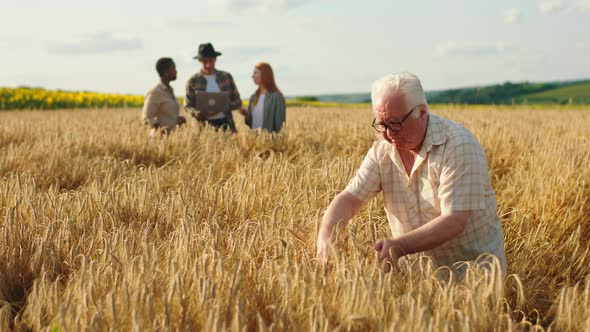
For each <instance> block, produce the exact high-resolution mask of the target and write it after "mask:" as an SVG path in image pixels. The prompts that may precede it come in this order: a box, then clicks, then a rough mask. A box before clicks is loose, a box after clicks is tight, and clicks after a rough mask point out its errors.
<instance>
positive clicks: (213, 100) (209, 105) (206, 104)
mask: <svg viewBox="0 0 590 332" xmlns="http://www.w3.org/2000/svg"><path fill="white" fill-rule="evenodd" d="M195 104H196V105H195V106H196V107H195V108H196V109H198V110H199V111H206V112H225V111H227V104H229V95H228V93H227V92H205V91H197V96H196V97H195Z"/></svg>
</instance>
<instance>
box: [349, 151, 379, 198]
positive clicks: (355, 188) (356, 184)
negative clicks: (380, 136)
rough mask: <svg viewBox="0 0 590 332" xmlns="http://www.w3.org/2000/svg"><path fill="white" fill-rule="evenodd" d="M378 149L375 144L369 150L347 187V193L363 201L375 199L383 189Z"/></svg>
mask: <svg viewBox="0 0 590 332" xmlns="http://www.w3.org/2000/svg"><path fill="white" fill-rule="evenodd" d="M376 147H377V144H373V146H372V147H371V149H369V152H367V154H366V156H365V159H364V160H363V163H362V164H361V166H360V167H359V169H358V170H357V172H356V175H355V176H354V177H353V178H352V179H351V180H350V182H348V185H347V186H346V191H348V192H349V193H351V194H352V195H353V196H354V197H356V198H358V199H360V200H361V201H366V200H368V199H371V198H373V197H375V196H376V195H377V194H378V193H379V192H380V191H381V189H382V187H381V173H380V170H379V159H378V157H377V152H376Z"/></svg>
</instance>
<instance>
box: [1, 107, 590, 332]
mask: <svg viewBox="0 0 590 332" xmlns="http://www.w3.org/2000/svg"><path fill="white" fill-rule="evenodd" d="M46 100H47V102H48V101H49V99H46ZM52 100H53V99H52ZM56 100H57V99H56ZM52 102H53V101H52ZM128 105H129V104H128ZM432 112H433V113H436V114H441V115H443V116H446V117H448V118H451V119H453V120H455V121H458V122H460V123H463V124H464V125H465V126H466V127H468V128H469V129H470V130H471V131H472V132H473V133H474V134H475V135H476V136H477V138H478V139H479V140H480V142H481V143H482V145H483V146H484V149H485V151H486V154H487V158H488V164H489V166H490V174H491V178H492V182H493V183H492V184H493V186H494V188H495V190H496V193H497V198H498V204H499V207H498V209H499V213H500V216H501V219H502V223H503V226H504V232H505V241H506V250H507V259H508V274H509V275H508V277H507V278H506V279H505V280H500V279H499V278H498V277H497V276H496V275H494V274H492V275H483V274H481V273H479V272H477V271H471V272H469V273H468V276H467V279H466V281H465V282H464V283H457V282H455V281H450V282H449V281H444V280H440V279H437V278H436V277H435V276H434V271H432V269H431V267H430V266H429V265H428V262H427V261H415V262H408V263H407V264H402V266H401V267H400V269H399V270H397V271H395V272H392V273H388V274H385V273H383V270H382V269H381V266H380V265H379V264H378V262H377V259H376V257H375V255H374V253H373V251H372V249H371V247H372V245H373V243H374V241H375V240H377V239H380V238H382V237H386V236H388V235H389V232H388V226H387V222H386V217H385V213H384V211H383V209H382V200H381V198H379V199H375V200H373V201H371V202H370V203H368V204H367V205H366V206H365V207H364V208H363V210H362V212H361V213H360V214H359V215H358V216H357V217H355V218H354V220H352V221H351V224H350V225H349V227H348V228H347V229H346V231H345V232H343V233H342V234H340V235H339V239H338V250H337V252H336V253H335V256H334V257H332V258H333V259H332V265H331V268H330V269H329V270H323V269H321V268H319V267H318V265H317V263H316V261H315V237H316V229H317V225H318V222H319V221H320V218H321V215H322V212H323V211H324V209H325V208H326V207H327V205H328V203H329V202H330V200H331V199H332V198H333V197H334V195H335V194H336V193H338V192H339V191H340V190H342V189H343V188H344V187H345V185H346V183H347V182H348V180H349V179H350V178H351V176H352V175H353V174H354V172H355V170H356V168H357V167H358V166H359V165H360V163H361V161H362V158H363V156H364V154H365V153H366V151H367V149H368V148H369V147H370V145H371V142H372V141H373V139H374V133H373V131H372V128H371V126H370V124H371V120H372V116H371V112H370V110H369V108H368V107H366V106H364V107H357V108H340V107H332V108H330V107H328V108H321V109H318V108H314V107H290V108H288V114H287V124H286V128H285V131H284V133H283V134H282V135H278V136H272V135H269V134H266V133H256V132H250V131H248V130H247V129H246V127H245V125H244V124H243V121H242V119H241V117H240V116H239V115H238V114H236V115H235V117H236V118H237V119H238V121H237V122H238V134H236V135H230V134H226V133H216V132H214V131H212V130H211V129H210V128H201V127H198V126H197V125H196V124H195V123H192V122H191V123H189V124H188V126H186V127H185V128H181V129H180V130H179V131H177V132H175V133H173V134H172V135H171V136H170V137H169V138H167V139H164V138H153V139H148V128H146V127H145V126H143V125H142V122H141V117H140V109H138V108H135V109H115V110H77V111H73V110H60V111H23V112H0V156H2V157H1V158H0V215H1V219H0V330H1V331H6V330H11V329H12V330H17V331H31V330H32V331H43V330H50V331H84V330H86V331H108V330H116V331H131V330H137V331H166V330H188V331H220V330H231V331H243V330H247V331H256V330H258V331H316V330H319V331H328V330H346V331H348V330H351V331H368V330H371V331H372V330H377V331H381V330H388V331H524V330H526V331H530V330H537V331H543V330H549V329H550V330H552V331H589V330H590V167H588V165H590V134H588V129H587V128H588V127H590V109H588V108H585V109H576V108H568V109H550V108H549V109H543V110H534V109H532V108H529V107H519V108H511V107H493V106H478V107H471V108H470V107H458V106H434V107H433V110H432Z"/></svg>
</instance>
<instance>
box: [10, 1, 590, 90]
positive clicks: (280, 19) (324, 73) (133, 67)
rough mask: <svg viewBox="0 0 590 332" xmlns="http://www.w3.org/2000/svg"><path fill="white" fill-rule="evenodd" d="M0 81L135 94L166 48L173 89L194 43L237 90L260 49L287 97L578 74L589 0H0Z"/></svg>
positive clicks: (586, 55) (588, 43) (586, 40)
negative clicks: (383, 84)
mask: <svg viewBox="0 0 590 332" xmlns="http://www.w3.org/2000/svg"><path fill="white" fill-rule="evenodd" d="M0 2H1V8H2V14H3V15H2V19H1V20H0V86H12V87H15V86H21V85H26V86H38V87H44V88H47V89H63V90H74V91H77V90H87V91H97V92H112V93H131V94H144V93H145V92H146V91H147V90H149V89H150V88H151V87H152V86H154V85H155V84H156V83H157V82H158V75H157V73H156V71H155V63H156V61H157V59H158V58H160V57H163V56H168V57H172V58H173V59H174V61H175V63H176V66H177V69H178V79H177V80H176V81H174V82H172V86H173V88H174V89H175V92H176V95H183V94H184V89H185V83H186V81H187V79H188V78H189V77H190V76H191V75H193V74H194V73H196V72H198V71H199V68H200V64H199V62H198V61H196V60H193V57H194V56H195V55H196V53H197V50H198V45H199V44H201V43H206V42H211V43H212V44H213V45H214V47H215V49H216V50H217V51H219V52H221V53H223V54H222V55H221V56H220V57H219V58H218V59H217V68H218V69H220V70H225V71H229V72H230V73H231V74H232V75H233V76H234V79H235V81H236V84H237V86H238V89H239V91H240V93H241V95H242V98H243V99H246V98H247V97H248V96H249V95H250V94H252V93H253V92H254V90H255V89H256V86H255V85H254V83H253V82H252V79H251V75H252V70H253V68H254V65H255V64H256V63H258V62H261V61H264V62H268V63H269V64H270V65H271V66H272V68H273V70H274V72H275V78H276V82H277V85H278V86H279V88H280V89H281V90H282V91H283V93H284V94H285V95H287V96H302V95H318V94H329V93H358V92H368V91H369V90H370V86H371V83H372V82H373V81H374V80H376V79H377V78H379V77H381V76H384V75H386V74H389V73H394V72H400V71H408V72H412V73H415V74H417V75H418V76H419V77H420V79H421V81H422V85H423V87H424V89H425V90H440V89H448V88H457V87H466V86H476V85H486V84H496V83H502V82H505V81H512V82H522V81H531V82H545V81H554V80H572V79H584V78H590V0H521V1H514V0H512V1H509V0H495V1H485V0H476V1H474V0H446V1H440V0H414V1H397V0H364V1H359V0H192V1H188V0H165V1H164V0H158V1H152V0H141V1H139V0H100V1H97V0H51V1H47V0H0Z"/></svg>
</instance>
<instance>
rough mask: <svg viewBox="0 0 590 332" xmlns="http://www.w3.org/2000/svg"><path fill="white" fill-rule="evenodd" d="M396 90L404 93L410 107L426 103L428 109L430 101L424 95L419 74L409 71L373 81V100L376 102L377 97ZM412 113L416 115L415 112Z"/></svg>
mask: <svg viewBox="0 0 590 332" xmlns="http://www.w3.org/2000/svg"><path fill="white" fill-rule="evenodd" d="M396 91H399V92H401V93H402V94H403V96H404V98H405V100H406V104H408V107H412V108H414V107H416V106H418V105H421V104H424V105H426V107H427V109H428V103H427V102H426V96H425V95H424V90H423V89H422V83H420V79H419V78H418V76H416V75H414V74H411V73H407V72H403V73H396V74H389V75H385V76H383V77H381V78H380V79H378V80H376V81H375V82H373V85H372V86H371V100H372V102H375V100H376V99H378V98H381V97H383V96H385V95H386V94H388V93H390V92H396ZM412 115H413V116H416V115H414V114H412Z"/></svg>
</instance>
